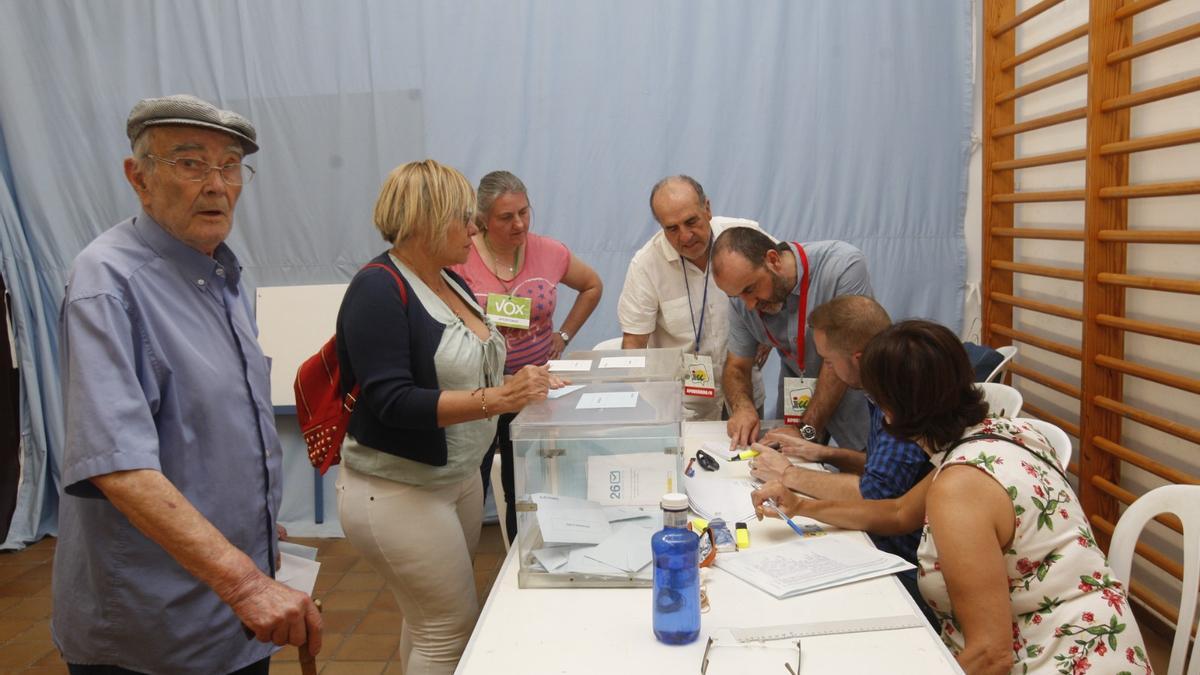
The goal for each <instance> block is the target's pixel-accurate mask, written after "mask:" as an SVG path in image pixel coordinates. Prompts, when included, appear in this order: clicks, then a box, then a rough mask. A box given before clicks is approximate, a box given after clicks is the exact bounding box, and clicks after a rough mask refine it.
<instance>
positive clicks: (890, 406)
mask: <svg viewBox="0 0 1200 675" xmlns="http://www.w3.org/2000/svg"><path fill="white" fill-rule="evenodd" d="M860 365H861V368H862V384H863V389H864V390H866V392H867V394H868V395H870V396H871V398H872V399H874V400H875V403H876V405H878V406H879V407H880V408H882V409H883V410H884V411H885V412H886V413H887V417H889V418H890V419H891V421H886V420H885V421H884V424H883V428H884V430H886V431H887V432H888V433H890V434H892V435H893V436H895V437H897V438H907V439H910V440H913V441H924V442H925V444H926V446H927V448H928V449H929V450H930V451H936V450H937V449H938V448H941V447H944V446H945V445H947V444H949V443H952V442H954V441H957V440H958V439H959V438H961V437H962V434H963V431H964V430H965V429H966V428H967V427H970V426H973V425H976V424H979V423H980V422H981V421H983V418H984V417H985V416H986V415H987V410H988V407H987V403H986V402H985V401H984V400H983V392H982V391H981V390H980V389H978V388H976V386H975V371H974V370H972V368H971V363H970V361H968V360H967V352H966V350H964V349H963V346H962V341H960V340H959V339H958V338H957V337H956V336H955V335H954V333H952V332H950V330H949V329H947V328H946V327H945V326H942V325H939V324H936V323H933V322H931V321H919V320H911V321H902V322H900V323H897V324H895V325H893V326H892V327H891V328H888V329H887V330H885V331H883V332H882V333H879V334H878V335H876V336H875V337H874V338H872V339H871V341H870V342H868V343H867V347H866V349H865V350H863V355H862V362H861V364H860Z"/></svg>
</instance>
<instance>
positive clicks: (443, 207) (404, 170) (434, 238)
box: [375, 159, 475, 246]
mask: <svg viewBox="0 0 1200 675" xmlns="http://www.w3.org/2000/svg"><path fill="white" fill-rule="evenodd" d="M474 217H475V189H474V188H472V187H471V184H470V183H468V182H467V179H466V177H465V176H463V175H462V174H461V173H459V172H458V170H457V169H454V168H453V167H449V166H446V165H444V164H439V163H437V162H436V161H434V160H432V159H426V160H424V161H421V162H409V163H408V164H401V165H400V166H398V167H396V168H395V169H392V172H391V173H389V174H388V176H387V178H386V179H385V180H384V181H383V186H382V187H380V188H379V199H378V200H376V201H375V227H376V229H378V230H379V233H380V234H381V235H383V238H384V239H385V240H387V242H388V243H391V244H396V243H399V242H402V241H405V240H407V239H411V238H414V237H415V238H421V237H427V238H428V239H429V241H430V242H432V243H433V244H434V245H438V246H440V245H441V243H442V242H443V241H445V239H446V228H447V227H448V226H449V225H450V222H451V221H453V220H457V219H463V220H464V221H466V222H470V220H471V219H472V218H474Z"/></svg>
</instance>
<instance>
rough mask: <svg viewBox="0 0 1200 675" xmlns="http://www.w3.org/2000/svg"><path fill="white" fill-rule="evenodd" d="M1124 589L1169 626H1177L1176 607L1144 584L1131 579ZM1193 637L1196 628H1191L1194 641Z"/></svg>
mask: <svg viewBox="0 0 1200 675" xmlns="http://www.w3.org/2000/svg"><path fill="white" fill-rule="evenodd" d="M1125 587H1126V588H1128V589H1129V593H1130V594H1131V595H1133V597H1134V598H1135V599H1137V601H1138V602H1139V603H1141V604H1142V605H1145V606H1146V607H1149V608H1150V609H1152V610H1154V611H1155V612H1158V614H1159V615H1160V616H1162V617H1163V618H1165V619H1166V620H1167V621H1169V622H1170V625H1171V626H1176V625H1178V624H1179V606H1178V605H1172V604H1170V603H1168V602H1167V601H1166V600H1163V599H1162V596H1160V595H1158V594H1157V593H1155V592H1154V591H1152V590H1150V589H1149V588H1146V585H1145V584H1143V583H1142V582H1140V581H1137V580H1136V579H1131V580H1130V581H1129V582H1128V583H1126V584H1125ZM1195 637H1196V627H1195V626H1192V638H1193V639H1195Z"/></svg>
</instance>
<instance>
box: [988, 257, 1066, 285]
mask: <svg viewBox="0 0 1200 675" xmlns="http://www.w3.org/2000/svg"><path fill="white" fill-rule="evenodd" d="M992 269H997V270H1005V271H1008V272H1017V273H1018V274H1032V275H1034V276H1038V277H1050V278H1052V279H1066V280H1067V281H1083V270H1068V269H1063V268H1061V267H1049V266H1046V265H1030V264H1028V263H1018V262H1011V261H1009V260H993V261H992Z"/></svg>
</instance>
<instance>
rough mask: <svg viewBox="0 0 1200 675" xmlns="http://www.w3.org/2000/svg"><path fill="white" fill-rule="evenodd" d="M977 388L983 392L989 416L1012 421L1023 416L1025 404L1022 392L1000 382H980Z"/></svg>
mask: <svg viewBox="0 0 1200 675" xmlns="http://www.w3.org/2000/svg"><path fill="white" fill-rule="evenodd" d="M975 386H976V387H979V388H980V389H982V390H983V399H984V400H985V401H987V404H988V414H989V415H996V416H998V417H1008V418H1010V419H1011V418H1013V417H1016V416H1018V415H1020V414H1021V406H1022V405H1024V404H1025V398H1024V397H1022V396H1021V392H1019V391H1017V390H1016V389H1013V388H1012V387H1010V386H1008V385H1007V384H1000V383H998V382H980V383H979V384H976V385H975Z"/></svg>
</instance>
